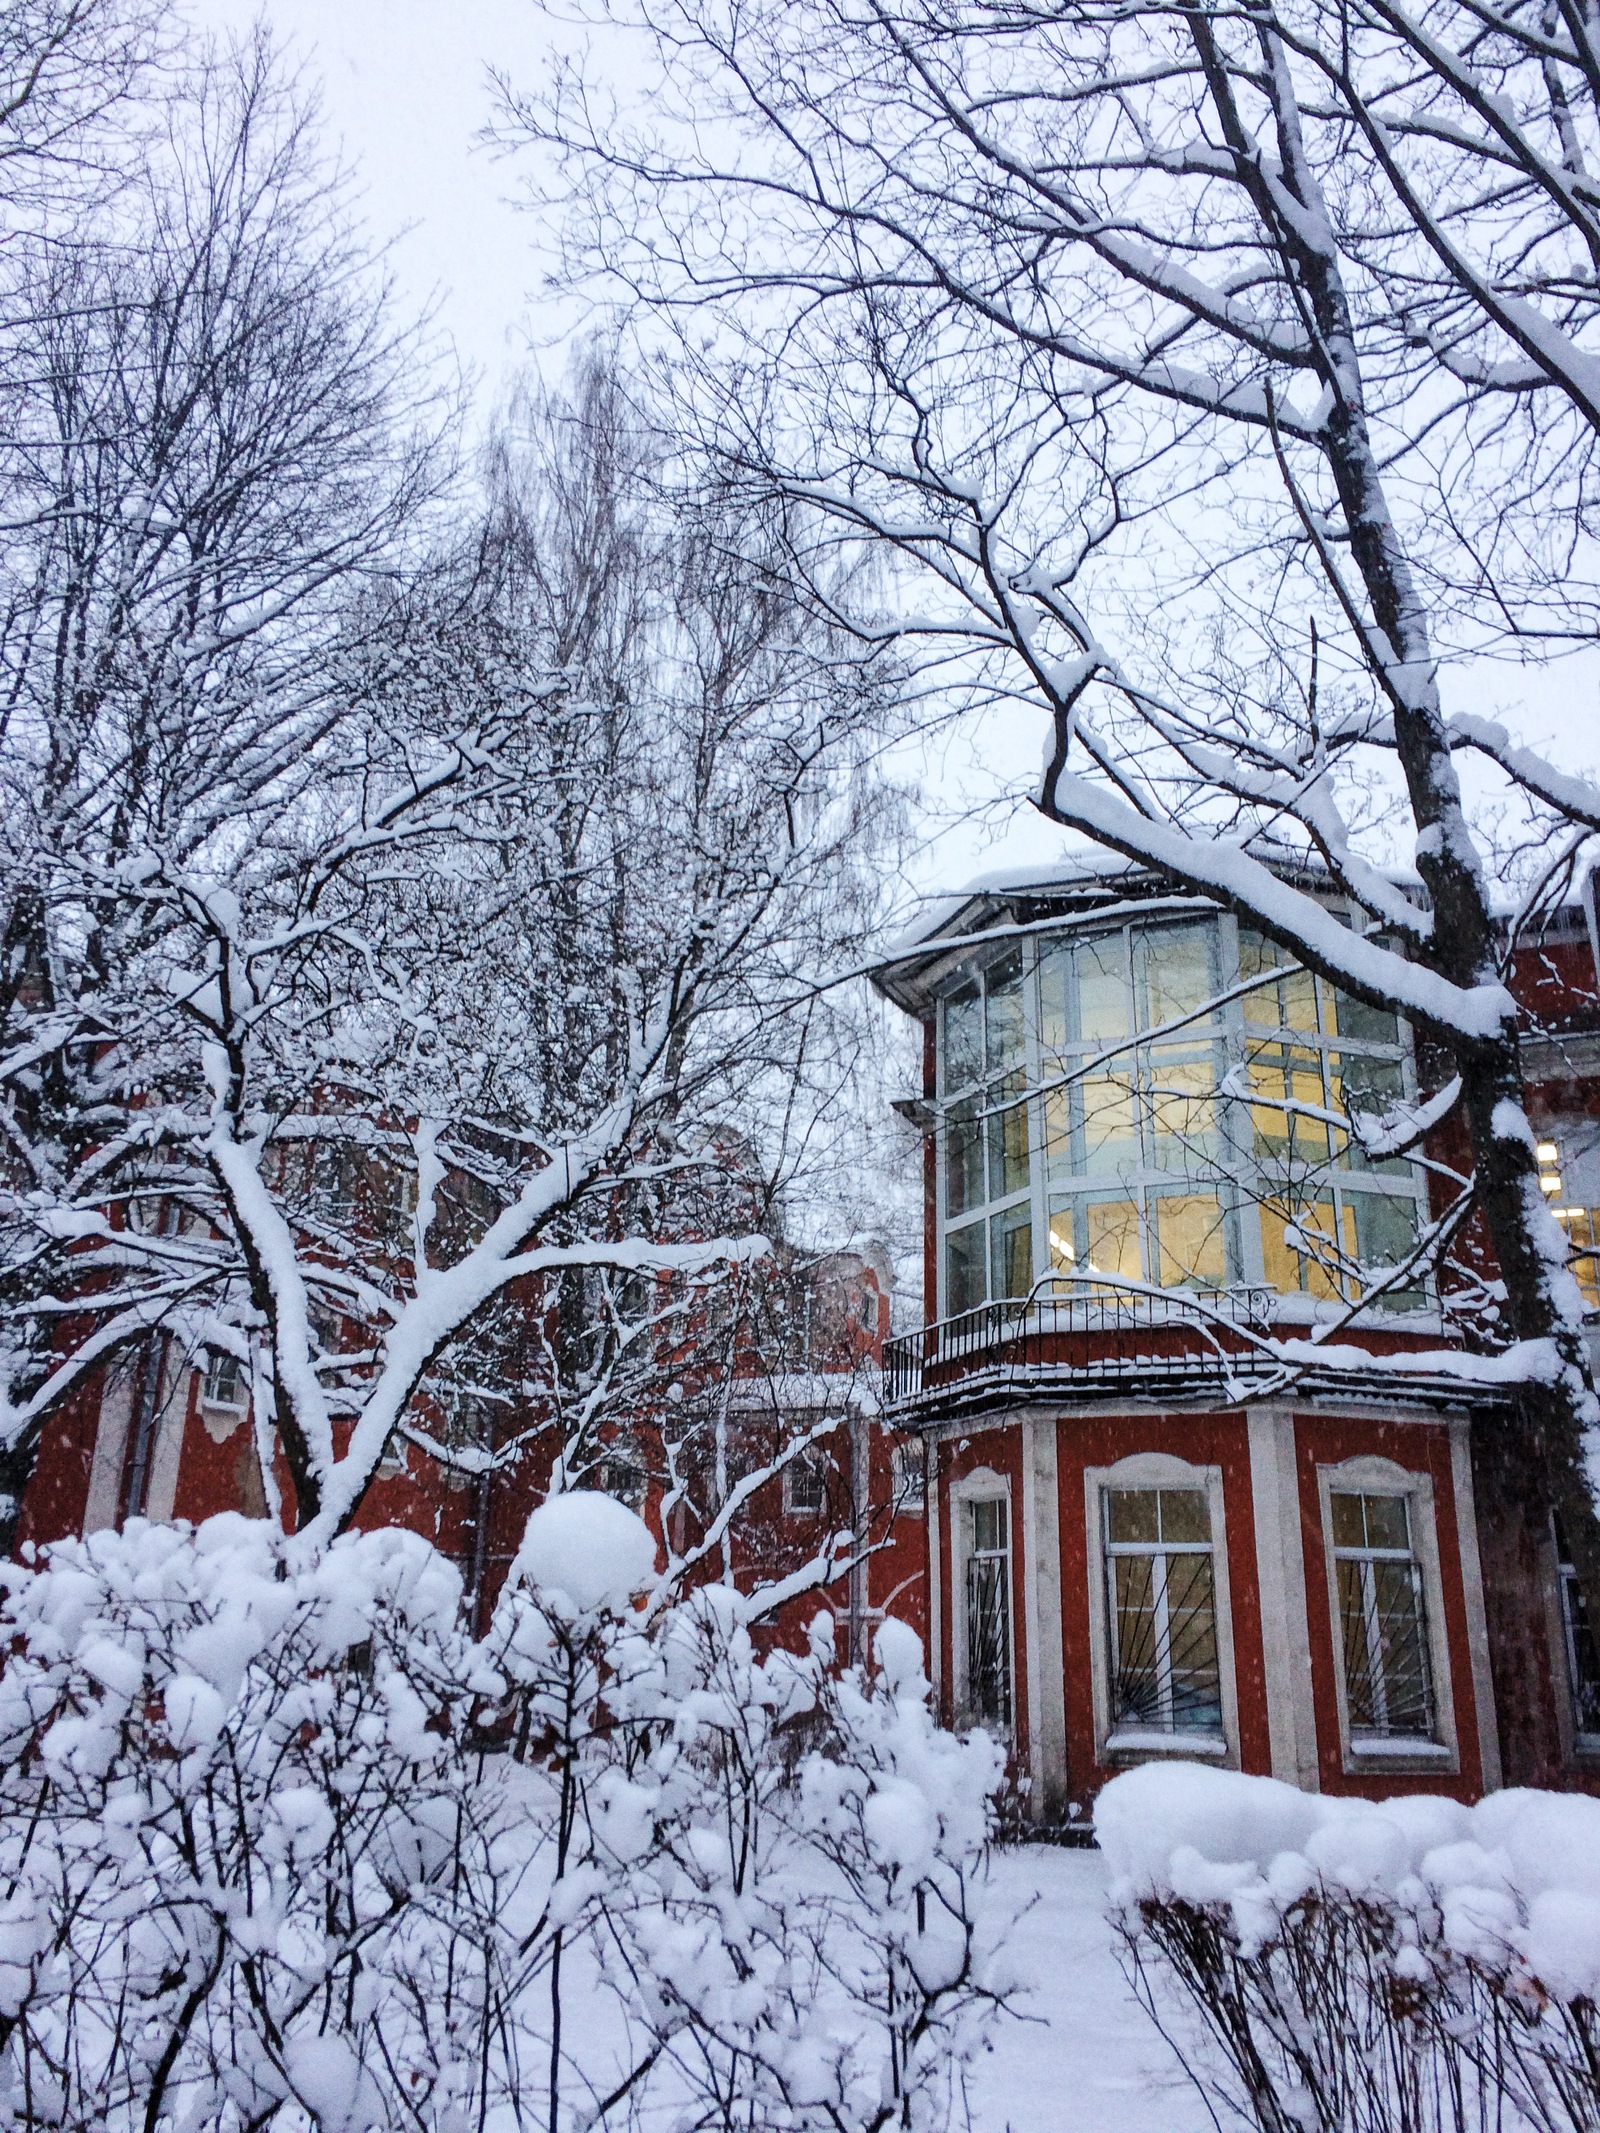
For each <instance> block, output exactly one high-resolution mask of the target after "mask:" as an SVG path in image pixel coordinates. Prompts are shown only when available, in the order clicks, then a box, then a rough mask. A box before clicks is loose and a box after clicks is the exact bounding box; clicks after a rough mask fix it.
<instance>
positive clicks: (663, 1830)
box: [0, 1493, 1004, 2133]
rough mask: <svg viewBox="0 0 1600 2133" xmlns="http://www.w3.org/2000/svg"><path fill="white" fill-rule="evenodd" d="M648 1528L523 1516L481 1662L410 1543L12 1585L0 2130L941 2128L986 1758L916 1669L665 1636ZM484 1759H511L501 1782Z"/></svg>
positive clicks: (31, 1577) (269, 1531)
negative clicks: (866, 1666)
mask: <svg viewBox="0 0 1600 2133" xmlns="http://www.w3.org/2000/svg"><path fill="white" fill-rule="evenodd" d="M654 1573H655V1549H654V1544H653V1542H652V1541H651V1539H650V1536H649V1534H648V1532H647V1531H646V1529H645V1528H644V1527H643V1525H642V1524H641V1523H640V1521H639V1520H638V1519H637V1518H635V1516H634V1514H633V1513H632V1512H629V1511H627V1510H625V1509H623V1508H622V1507H621V1506H619V1505H617V1504H614V1503H612V1502H610V1501H609V1500H607V1499H605V1498H601V1497H595V1496H586V1495H581V1494H576V1493H575V1494H573V1495H570V1496H566V1497H561V1498H558V1499H556V1500H554V1501H553V1502H551V1503H549V1504H547V1505H545V1506H543V1507H542V1508H541V1509H540V1510H539V1511H537V1512H535V1513H534V1515H533V1517H532V1519H531V1520H530V1522H529V1528H528V1533H527V1537H526V1540H525V1542H524V1545H523V1548H522V1550H521V1552H520V1554H519V1556H518V1558H517V1562H516V1565H515V1569H514V1574H513V1576H512V1578H511V1579H510V1580H509V1581H508V1584H507V1588H506V1590H505V1591H504V1592H503V1593H502V1595H501V1597H500V1600H499V1603H498V1605H497V1608H496V1610H495V1615H494V1618H493V1621H492V1623H491V1625H490V1628H489V1632H488V1634H487V1636H486V1637H485V1638H484V1640H483V1641H482V1643H481V1644H475V1643H473V1642H472V1641H471V1640H470V1639H469V1638H468V1637H467V1636H466V1635H465V1633H464V1631H463V1627H462V1620H463V1617H462V1609H461V1599H462V1593H461V1582H460V1579H459V1577H458V1576H457V1574H456V1572H455V1570H454V1569H453V1568H452V1567H451V1566H450V1565H449V1564H448V1563H447V1562H445V1561H444V1559H443V1558H442V1557H440V1556H439V1555H438V1554H437V1553H436V1552H435V1551H434V1549H432V1548H431V1547H430V1546H429V1545H428V1544H427V1543H426V1542H425V1541H423V1540H421V1539H420V1538H418V1537H417V1536H415V1535H413V1534H408V1533H402V1532H395V1531H382V1532H377V1533H368V1534H350V1535H347V1536H345V1537H344V1538H342V1539H340V1540H338V1541H335V1542H334V1543H332V1544H331V1545H330V1546H328V1547H327V1548H325V1549H321V1550H317V1551H308V1550H306V1549H305V1548H304V1546H303V1545H302V1544H297V1543H296V1541H295V1540H294V1539H292V1538H288V1537H285V1536H284V1535H283V1534H281V1533H279V1532H277V1531H276V1530H275V1529H274V1528H273V1527H271V1526H269V1525H267V1524H265V1523H253V1522H251V1521H248V1520H245V1519H242V1518H238V1517H234V1516H228V1517H223V1518H218V1519H214V1520H212V1521H210V1522H209V1523H208V1524H207V1525H205V1526H202V1527H201V1528H200V1529H199V1530H198V1531H197V1532H191V1531H189V1530H187V1529H185V1528H182V1527H177V1528H172V1527H163V1526H154V1525H149V1524H146V1523H144V1522H143V1521H133V1522H131V1523H130V1524H129V1525H128V1527H127V1528H126V1530H125V1531H124V1532H122V1533H120V1534H113V1533H100V1534H96V1535H94V1536H93V1537H92V1538H91V1539H89V1540H87V1541H82V1542H67V1543H63V1544H61V1545H60V1546H58V1547H56V1548H54V1549H52V1550H51V1551H50V1552H49V1554H48V1557H47V1559H46V1561H45V1562H44V1564H43V1565H42V1566H41V1567H39V1568H37V1569H27V1568H13V1569H12V1570H10V1571H8V1572H7V1599H6V1603H5V1608H4V1615H5V1634H6V1635H7V1636H8V1637H9V1640H10V1654H9V1657H8V1659H7V1662H6V1664H5V1667H4V1671H3V1673H0V2126H3V2125H8V2124H9V2125H13V2126H17V2127H23V2126H26V2127H29V2128H34V2127H60V2128H63V2129H68V2133H88V2129H89V2128H90V2127H96V2128H99V2127H109V2128H114V2129H118V2133H121V2129H128V2133H132V2129H133V2128H135V2127H141V2128H144V2129H145V2133H156V2129H158V2128H170V2129H174V2133H176V2129H178V2128H183V2129H184V2133H189V2129H199V2128H205V2129H207V2133H211V2129H217V2133H245V2129H248V2128H262V2129H265V2128H268V2127H272V2128H275V2129H281V2133H366V2129H368V2128H385V2129H387V2128H391V2127H401V2126H406V2127H412V2128H415V2129H417V2133H469V2129H470V2133H485V2129H486V2128H488V2127H490V2126H507V2127H509V2126H513V2125H538V2126H541V2127H543V2128H544V2129H545V2133H567V2129H569V2128H576V2127H579V2126H586V2125H593V2124H609V2125H617V2124H621V2123H624V2122H628V2123H631V2122H633V2120H634V2118H635V2116H636V2114H638V2113H639V2112H641V2111H644V2110H645V2109H647V2108H648V2109H650V2110H652V2111H654V2110H658V2109H659V2110H660V2111H661V2112H662V2113H663V2114H664V2115H665V2118H666V2119H667V2120H669V2121H671V2120H676V2119H678V2118H680V2117H681V2118H682V2119H683V2122H685V2123H693V2124H695V2125H699V2126H707V2127H712V2126H715V2127H729V2128H731V2127H734V2126H740V2127H746V2128H751V2129H753V2128H755V2127H762V2128H769V2127H770V2128H774V2129H778V2128H789V2129H794V2133H824V2129H826V2133H857V2129H859V2133H869V2129H873V2128H877V2127H881V2126H888V2125H890V2124H894V2125H899V2126H904V2127H908V2128H909V2127H920V2126H933V2125H937V2124H942V2123H944V2122H945V2118H946V2114H947V2109H948V2088H949V2083H950V2081H951V2078H952V2075H953V2072H954V2070H955V2069H956V2068H957V2067H958V2066H959V2063H960V2060H961V2057H962V2055H963V2054H964V2053H966V2052H967V2051H969V2050H970V2049H971V2048H972V2046H973V2044H974V2042H975V2041H976V2038H977V2037H978V2035H979V2034H980V2031H981V2025H982V2021H983V2019H984V2017H985V2016H986V2015H987V2014H988V2012H989V2011H991V2010H992V2009H993V2008H994V2007H995V2006H996V2005H998V2004H1001V2003H1002V2002H1003V1999H1004V1992H1003V1986H1002V1981H1001V1979H1000V1977H999V1974H998V1971H997V1969H996V1967H995V1963H994V1958H993V1945H994V1941H995V1938H996V1936H995V1933H994V1931H993V1929H992V1928H987V1927H986V1926H985V1924H984V1919H983V1913H982V1895H981V1883H982V1880H983V1869H984V1859H985V1853H986V1849H987V1845H988V1841H989V1833H990V1800H991V1795H992V1793H993V1791H994V1788H995V1786H996V1784H997V1782H998V1779H999V1775H1000V1764H999V1757H998V1753H997V1751H996V1750H995V1748H994V1747H993V1746H992V1745H991V1744H990V1743H989V1742H988V1741H987V1740H986V1739H985V1738H984V1737H983V1736H982V1735H975V1736H973V1737H972V1738H971V1739H969V1740H967V1741H964V1742H963V1741H957V1740H955V1739H954V1738H952V1737H951V1736H949V1735H947V1734H944V1733H942V1732H940V1730H939V1729H938V1727H937V1726H936V1725H935V1724H934V1723H933V1720H932V1718H931V1717H930V1715H929V1711H928V1692H927V1684H926V1682H925V1681H924V1679H923V1677H922V1671H921V1649H920V1646H919V1645H918V1643H917V1640H916V1638H915V1637H914V1636H912V1634H911V1633H910V1631H908V1630H906V1629H903V1628H902V1627H900V1626H899V1625H898V1624H893V1623H887V1624H885V1625H883V1627H882V1628H881V1629H880V1631H879V1635H878V1649H877V1665H876V1668H875V1670H874V1671H872V1672H870V1673H868V1672H863V1671H860V1670H854V1671H849V1672H844V1673H841V1672H839V1670H838V1669H837V1668H836V1667H835V1665H834V1663H833V1649H832V1642H831V1634H830V1625H829V1623H828V1621H827V1618H822V1619H821V1620H819V1623H818V1625H817V1628H816V1630H815V1632H814V1634H813V1638H812V1646H811V1650H810V1652H809V1653H808V1654H807V1655H806V1656H805V1657H794V1656H792V1655H789V1654H785V1653H775V1654H773V1655H772V1656H771V1657H769V1658H768V1659H766V1660H765V1661H760V1660H758V1659H757V1657H756V1655H755V1652H754V1650H753V1647H752V1644H751V1639H750V1634H749V1630H748V1626H747V1625H746V1622H745V1620H744V1611H743V1606H742V1603H741V1602H740V1601H739V1599H738V1597H737V1595H735V1594H734V1593H732V1592H731V1591H728V1590H725V1589H723V1588H721V1587H718V1588H715V1589H713V1590H712V1591H709V1592H704V1593H700V1594H698V1595H695V1596H693V1597H691V1598H689V1599H687V1600H685V1601H683V1602H681V1603H680V1604H679V1605H678V1606H676V1607H671V1608H666V1609H663V1610H659V1611H658V1612H657V1614H656V1615H655V1616H654V1617H653V1618H651V1617H650V1616H648V1615H647V1614H646V1613H641V1612H636V1611H635V1608H634V1604H633V1602H634V1597H635V1595H636V1594H637V1593H638V1592H639V1591H640V1589H641V1588H642V1587H646V1586H648V1585H650V1584H651V1583H652V1582H653V1579H654ZM489 1743H495V1744H496V1745H497V1748H498V1749H499V1750H504V1751H509V1752H491V1750H490V1747H489V1745H488V1744H489Z"/></svg>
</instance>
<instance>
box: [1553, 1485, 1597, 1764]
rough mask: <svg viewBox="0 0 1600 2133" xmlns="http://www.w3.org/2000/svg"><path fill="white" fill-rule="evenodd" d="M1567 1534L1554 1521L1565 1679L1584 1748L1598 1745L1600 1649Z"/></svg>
mask: <svg viewBox="0 0 1600 2133" xmlns="http://www.w3.org/2000/svg"><path fill="white" fill-rule="evenodd" d="M1571 1554H1572V1551H1571V1550H1570V1549H1569V1548H1568V1546H1567V1537H1566V1535H1565V1534H1564V1533H1563V1532H1562V1530H1561V1522H1560V1520H1559V1519H1558V1520H1557V1521H1556V1558H1557V1576H1558V1577H1559V1579H1560V1584H1561V1629H1562V1635H1563V1638H1564V1640H1565V1643H1566V1648H1567V1679H1568V1681H1569V1683H1570V1684H1571V1688H1572V1721H1573V1726H1574V1728H1575V1730H1576V1732H1577V1735H1578V1738H1579V1740H1580V1741H1581V1742H1582V1743H1583V1745H1584V1746H1585V1747H1596V1746H1600V1649H1597V1648H1596V1644H1595V1634H1594V1630H1593V1628H1592V1627H1591V1625H1590V1622H1589V1610H1588V1608H1587V1606H1586V1605H1585V1604H1584V1598H1583V1587H1582V1586H1581V1585H1580V1584H1579V1583H1578V1572H1577V1567H1576V1565H1575V1564H1574V1563H1573V1562H1572V1560H1571Z"/></svg>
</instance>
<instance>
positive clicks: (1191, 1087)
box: [1145, 1046, 1217, 1169]
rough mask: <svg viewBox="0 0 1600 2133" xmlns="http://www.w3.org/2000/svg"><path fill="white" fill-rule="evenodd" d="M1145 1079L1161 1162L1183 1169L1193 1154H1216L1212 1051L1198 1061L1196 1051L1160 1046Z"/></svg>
mask: <svg viewBox="0 0 1600 2133" xmlns="http://www.w3.org/2000/svg"><path fill="white" fill-rule="evenodd" d="M1145 1075H1146V1083H1145V1086H1146V1088H1147V1089H1148V1091H1149V1104H1150V1129H1151V1132H1152V1133H1153V1134H1154V1136H1155V1159H1156V1161H1157V1163H1159V1164H1161V1165H1162V1166H1163V1167H1164V1168H1166V1167H1170V1168H1172V1169H1181V1168H1182V1167H1183V1165H1184V1163H1185V1162H1186V1161H1188V1160H1190V1159H1191V1158H1193V1157H1195V1156H1202V1157H1203V1156H1207V1155H1210V1154H1212V1153H1213V1152H1214V1150H1215V1147H1216V1124H1217V1105H1216V1086H1217V1068H1216V1061H1215V1059H1214V1058H1213V1057H1212V1055H1211V1053H1210V1052H1206V1053H1203V1054H1202V1055H1201V1056H1200V1057H1199V1058H1196V1057H1195V1056H1194V1055H1193V1053H1190V1054H1188V1055H1184V1054H1183V1053H1179V1052H1173V1051H1169V1050H1167V1049H1166V1047H1164V1046H1162V1047H1160V1048H1158V1049H1157V1050H1155V1051H1153V1052H1150V1053H1147V1054H1146V1058H1145Z"/></svg>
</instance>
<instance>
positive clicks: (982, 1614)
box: [966, 1496, 1011, 1733]
mask: <svg viewBox="0 0 1600 2133" xmlns="http://www.w3.org/2000/svg"><path fill="white" fill-rule="evenodd" d="M966 1524H967V1712H968V1715H969V1717H971V1718H972V1719H973V1720H974V1722H975V1723H976V1724H978V1725H982V1726H992V1727H994V1728H995V1729H996V1731H998V1732H1002V1733H1003V1732H1009V1730H1010V1727H1011V1531H1010V1517H1009V1507H1008V1505H1007V1503H1006V1500H1005V1498H1004V1497H1003V1496H991V1497H984V1498H981V1499H979V1500H976V1501H973V1502H969V1503H968V1504H967V1506H966Z"/></svg>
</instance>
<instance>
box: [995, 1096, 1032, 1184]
mask: <svg viewBox="0 0 1600 2133" xmlns="http://www.w3.org/2000/svg"><path fill="white" fill-rule="evenodd" d="M1027 1189H1028V1107H1027V1105H1026V1104H1025V1103H1022V1104H1013V1105H1012V1106H1011V1108H1010V1110H1008V1111H996V1112H993V1113H992V1114H991V1116H990V1118H989V1197H990V1199H991V1200H1003V1199H1005V1198H1006V1197H1007V1196H1008V1195H1009V1194H1011V1193H1014V1192H1026V1191H1027Z"/></svg>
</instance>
